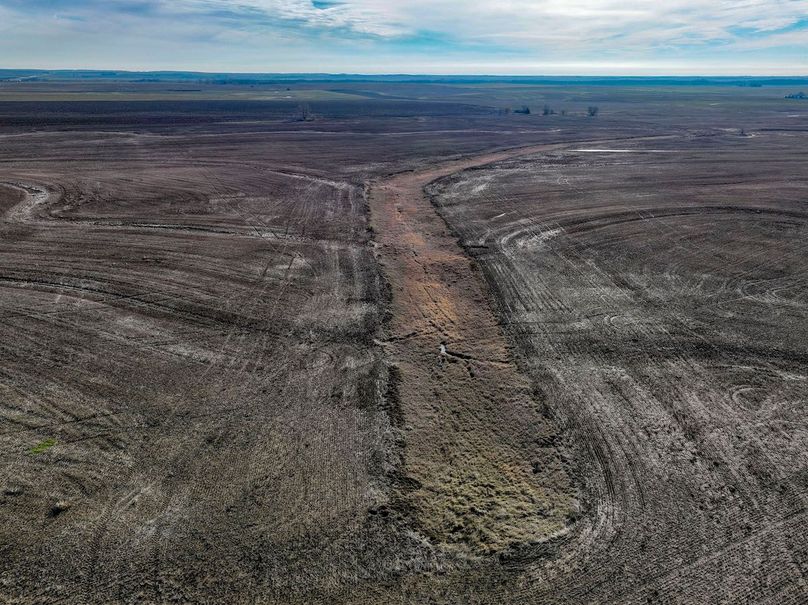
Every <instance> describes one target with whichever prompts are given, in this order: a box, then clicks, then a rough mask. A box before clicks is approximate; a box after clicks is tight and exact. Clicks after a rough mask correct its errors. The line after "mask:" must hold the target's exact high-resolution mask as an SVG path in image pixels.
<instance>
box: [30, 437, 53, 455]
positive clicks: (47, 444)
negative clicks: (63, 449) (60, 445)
mask: <svg viewBox="0 0 808 605" xmlns="http://www.w3.org/2000/svg"><path fill="white" fill-rule="evenodd" d="M54 445H56V439H50V438H48V439H45V440H44V441H40V442H39V443H37V444H36V445H35V446H34V447H32V448H31V450H30V453H31V454H33V455H37V454H41V453H42V452H46V451H48V450H49V449H50V448H52V447H53V446H54Z"/></svg>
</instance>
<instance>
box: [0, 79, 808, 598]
mask: <svg viewBox="0 0 808 605" xmlns="http://www.w3.org/2000/svg"><path fill="white" fill-rule="evenodd" d="M26 86H30V85H26ZM48 86H49V87H50V88H49V89H48V90H46V91H45V92H42V91H38V90H34V89H24V88H23V89H13V90H12V91H11V93H13V94H11V93H9V94H8V95H7V96H6V97H4V96H3V95H4V93H5V90H6V89H5V88H3V89H0V214H1V215H2V216H1V217H0V292H1V293H2V295H1V296H0V318H2V322H3V326H4V329H3V335H4V337H3V338H2V339H0V457H2V458H1V459H2V462H3V464H2V466H0V468H2V472H0V490H2V491H0V560H2V561H3V565H2V566H0V602H3V603H5V602H8V603H15V604H34V603H36V604H39V603H70V604H72V603H76V604H90V603H170V602H176V603H278V604H281V603H282V604H287V603H289V604H294V603H329V604H330V603H401V604H404V603H458V604H460V603H464V604H465V603H646V602H658V603H766V602H769V603H801V602H804V601H805V599H806V598H807V597H808V587H807V586H806V573H807V572H808V569H807V568H806V566H807V565H808V553H807V552H806V547H805V544H806V543H808V535H806V519H805V503H806V495H807V494H806V490H808V431H807V430H806V428H807V427H806V422H805V405H806V399H807V398H808V383H806V380H808V349H806V345H805V342H806V336H807V335H806V333H805V332H806V326H807V325H808V323H807V322H806V313H807V311H808V309H807V308H806V304H808V300H806V282H805V278H806V258H808V253H807V251H806V248H805V240H806V229H808V224H807V223H806V216H808V215H807V214H806V212H808V211H807V210H806V203H808V173H806V170H805V167H806V165H808V163H806V160H808V152H807V151H806V149H808V147H806V132H808V111H804V112H802V113H804V114H805V115H802V113H800V111H799V107H800V106H797V105H795V104H794V103H788V102H787V101H785V100H783V98H782V97H783V96H784V95H783V94H781V93H783V91H781V90H778V89H774V88H772V89H766V88H764V89H763V91H761V90H758V89H750V90H748V91H747V90H744V89H739V88H733V87H727V88H725V89H714V88H706V87H705V88H704V89H703V90H702V89H700V88H699V87H692V88H687V89H682V90H680V91H668V90H662V89H637V88H620V87H613V88H609V87H598V88H595V89H589V88H586V87H583V86H570V87H567V88H564V87H562V86H554V87H541V86H536V87H533V88H531V87H525V86H520V87H516V88H505V87H502V86H490V85H482V84H480V85H471V84H463V85H460V84H453V85H449V84H432V85H430V84H412V83H409V84H401V85H393V84H389V83H388V84H373V83H362V84H361V86H360V85H359V84H352V85H347V84H345V83H339V85H336V84H333V83H332V84H330V85H329V86H327V87H323V86H321V85H319V87H318V86H315V85H314V84H308V85H306V86H301V90H299V91H297V95H298V96H299V97H300V98H305V99H308V100H309V102H310V104H311V109H310V111H311V116H310V118H307V119H305V120H301V119H299V115H298V113H299V106H298V104H297V101H296V100H288V99H275V98H273V99H271V100H267V99H264V100H257V99H256V98H255V95H256V94H257V93H256V91H255V89H253V88H250V87H248V86H245V87H243V88H239V87H238V86H236V85H233V86H229V87H228V88H227V90H226V91H225V92H226V94H224V93H222V92H221V91H214V92H211V91H210V90H207V88H205V89H204V91H203V92H204V95H205V96H204V97H203V98H198V97H196V96H195V95H194V94H191V92H192V91H187V90H186V91H183V92H182V94H179V93H178V96H177V97H171V95H170V94H169V93H170V92H171V91H170V90H165V89H164V88H165V87H163V88H160V87H158V86H157V85H156V84H150V85H148V86H145V85H144V86H143V88H142V89H140V88H139V85H138V84H136V83H128V84H126V90H125V91H123V92H121V91H112V92H110V90H109V86H108V85H103V86H102V85H101V84H97V83H95V84H93V85H92V86H90V87H86V90H85V89H83V88H82V86H81V85H79V84H75V83H72V84H71V85H70V86H69V87H66V88H65V90H64V91H63V92H64V95H63V97H60V98H59V99H56V100H43V99H46V98H48V97H47V95H51V94H53V95H55V94H58V93H59V92H60V91H59V85H58V84H53V83H51V84H48ZM276 88H277V87H276ZM82 90H85V92H88V93H92V95H95V96H92V95H90V96H89V97H88V98H89V99H91V100H85V101H75V100H72V99H73V98H74V97H75V96H78V95H80V94H81V92H82ZM268 90H269V88H268ZM278 90H282V88H278ZM322 91H326V92H329V94H321V92H322ZM259 92H260V94H269V92H267V91H263V92H262V91H259ZM113 93H115V94H119V95H121V96H124V97H126V95H130V96H131V98H122V99H120V100H118V101H110V100H105V99H107V98H108V96H109V95H112V94H113ZM25 95H34V96H33V97H31V98H28V97H25ZM43 95H44V97H43ZM155 95H157V96H156V97H155ZM677 95H678V96H677ZM767 95H768V96H767ZM96 96H97V97H98V98H97V99H96ZM23 97H25V99H26V100H20V98H23ZM166 98H168V99H169V100H166ZM173 98H176V100H170V99H173ZM296 98H297V97H296ZM593 98H596V99H598V103H600V105H601V113H600V114H599V116H598V117H597V118H587V117H586V115H585V113H584V111H583V109H582V108H584V107H585V106H586V105H585V104H586V103H591V102H592V99H593ZM144 99H148V100H144ZM245 99H246V100H245ZM666 99H667V102H666ZM671 99H673V101H671ZM526 102H530V103H531V104H534V105H536V104H542V103H553V105H554V106H556V107H558V108H559V109H560V108H562V107H567V108H569V110H570V111H569V112H568V113H567V115H563V116H562V115H559V114H553V115H547V116H543V115H540V114H537V113H536V112H534V114H533V115H514V114H513V113H509V112H505V111H503V110H502V108H503V107H505V106H509V105H514V106H516V105H517V104H521V103H526ZM711 103H720V104H725V107H724V108H722V107H721V106H718V107H715V106H712V105H710V104H711ZM539 106H540V105H539ZM663 107H667V110H664V109H663ZM705 107H711V109H709V110H708V109H704V108H705ZM795 116H796V117H795ZM741 131H743V132H741Z"/></svg>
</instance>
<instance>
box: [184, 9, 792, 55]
mask: <svg viewBox="0 0 808 605" xmlns="http://www.w3.org/2000/svg"><path fill="white" fill-rule="evenodd" d="M183 2H184V4H185V5H186V6H189V7H192V6H196V7H197V8H201V7H211V6H217V7H219V8H227V9H230V10H245V9H250V10H254V11H258V12H260V13H262V14H264V15H266V16H267V17H268V18H276V19H279V20H285V21H294V22H297V23H300V24H304V25H305V26H307V27H311V28H322V29H337V30H349V31H352V32H355V33H358V34H368V35H372V36H381V37H387V38H400V37H406V36H412V35H415V34H417V33H419V32H424V31H429V32H435V33H437V34H438V35H443V36H447V37H449V38H451V39H454V40H459V41H464V42H478V41H488V42H497V43H501V44H506V45H507V44H512V43H513V44H530V45H533V46H542V45H544V44H547V43H553V44H556V43H562V42H563V43H565V44H567V45H570V46H575V47H581V46H595V45H597V44H598V43H599V42H601V41H604V40H610V39H616V38H617V39H620V40H623V41H624V43H625V44H626V45H629V46H630V45H632V44H633V43H634V42H635V41H636V42H638V43H641V44H649V43H650V44H654V45H667V44H677V45H681V44H699V43H705V42H727V41H731V40H734V39H736V38H737V37H738V34H737V33H735V32H737V30H739V29H740V30H748V31H750V32H758V33H763V34H765V33H766V32H774V31H776V30H779V29H782V28H784V27H787V26H789V25H792V24H795V23H797V22H798V21H799V20H800V19H806V18H808V2H807V1H806V0H634V1H633V2H626V1H625V0H500V1H492V0H483V1H476V2H475V1H470V0H344V1H341V2H334V3H327V7H325V8H317V7H315V6H314V4H313V3H312V2H311V1H310V0H183ZM175 4H176V3H175ZM322 4H326V3H321V5H322Z"/></svg>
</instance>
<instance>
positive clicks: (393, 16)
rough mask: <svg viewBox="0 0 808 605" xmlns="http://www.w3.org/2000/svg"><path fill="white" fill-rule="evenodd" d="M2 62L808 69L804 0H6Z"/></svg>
mask: <svg viewBox="0 0 808 605" xmlns="http://www.w3.org/2000/svg"><path fill="white" fill-rule="evenodd" d="M0 68H17V69H28V68H30V69H34V68H42V69H128V70H192V71H207V72H262V73H267V72H273V73H290V72H292V73H300V72H316V73H323V72H329V73H370V74H379V73H388V74H389V73H409V74H502V75H692V74H700V75H808V0H631V1H628V0H338V1H337V0H334V1H330V0H0Z"/></svg>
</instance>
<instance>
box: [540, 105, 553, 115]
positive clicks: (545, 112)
mask: <svg viewBox="0 0 808 605" xmlns="http://www.w3.org/2000/svg"><path fill="white" fill-rule="evenodd" d="M554 113H555V111H553V110H552V109H551V108H550V106H549V105H545V106H544V109H542V111H541V115H543V116H549V115H552V114H554Z"/></svg>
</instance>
